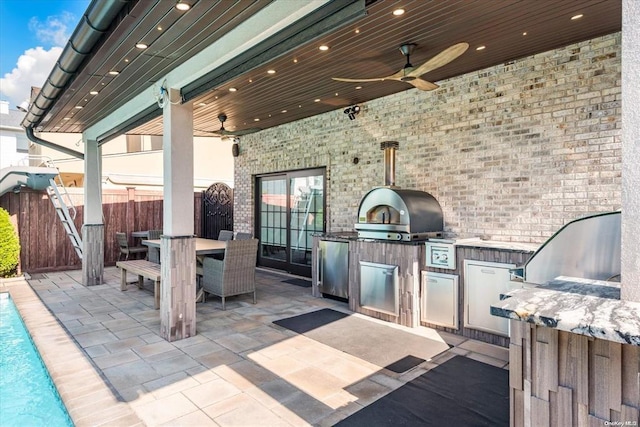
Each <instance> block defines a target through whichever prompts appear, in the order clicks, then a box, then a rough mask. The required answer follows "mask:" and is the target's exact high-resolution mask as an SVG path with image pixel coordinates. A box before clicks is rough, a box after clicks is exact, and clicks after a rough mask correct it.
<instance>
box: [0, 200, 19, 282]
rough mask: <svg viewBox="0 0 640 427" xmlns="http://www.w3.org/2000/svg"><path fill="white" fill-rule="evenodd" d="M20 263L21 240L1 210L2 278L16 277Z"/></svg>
mask: <svg viewBox="0 0 640 427" xmlns="http://www.w3.org/2000/svg"><path fill="white" fill-rule="evenodd" d="M19 262H20V240H19V239H18V235H17V234H16V231H15V230H14V228H13V224H11V220H10V219H9V212H7V211H6V210H4V209H2V208H0V277H12V276H15V275H16V273H17V271H18V263H19Z"/></svg>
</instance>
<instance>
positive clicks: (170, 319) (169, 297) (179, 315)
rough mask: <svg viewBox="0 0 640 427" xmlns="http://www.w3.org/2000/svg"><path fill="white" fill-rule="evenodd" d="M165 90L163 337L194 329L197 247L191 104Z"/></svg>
mask: <svg viewBox="0 0 640 427" xmlns="http://www.w3.org/2000/svg"><path fill="white" fill-rule="evenodd" d="M178 99H180V91H179V90H178V89H169V90H168V99H167V100H166V101H167V102H165V104H164V108H163V128H164V135H163V139H162V155H163V173H164V175H163V183H164V190H163V195H164V204H163V224H162V231H163V235H162V237H161V240H162V242H161V244H160V262H161V264H162V268H161V278H160V289H161V291H160V334H161V335H162V337H163V338H164V339H166V340H167V341H176V340H180V339H183V338H188V337H191V336H193V335H194V334H195V333H196V315H195V313H196V291H195V285H196V266H195V263H196V251H195V242H194V240H193V232H194V230H193V216H194V206H193V191H194V190H193V106H192V104H190V103H187V104H180V103H178V102H169V100H178Z"/></svg>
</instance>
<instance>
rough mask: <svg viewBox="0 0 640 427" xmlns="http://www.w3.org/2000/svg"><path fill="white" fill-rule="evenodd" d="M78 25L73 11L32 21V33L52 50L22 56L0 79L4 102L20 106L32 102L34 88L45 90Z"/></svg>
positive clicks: (0, 90) (30, 52) (1, 95)
mask: <svg viewBox="0 0 640 427" xmlns="http://www.w3.org/2000/svg"><path fill="white" fill-rule="evenodd" d="M0 1H1V0H0ZM75 23H76V19H75V17H74V15H73V14H72V13H69V12H62V13H61V14H60V15H55V16H49V17H47V19H46V21H44V22H42V21H40V20H38V19H37V18H31V20H30V21H29V31H31V32H33V33H34V34H35V35H36V38H37V39H38V41H39V42H40V43H42V44H43V45H44V46H52V47H50V48H49V49H46V48H45V47H42V46H38V47H35V48H31V49H28V50H26V51H25V52H24V53H23V54H22V55H20V58H18V63H17V64H16V67H15V68H14V69H13V70H12V71H11V72H10V73H6V74H5V75H4V76H3V77H2V78H1V79H0V98H1V99H8V100H9V103H10V104H12V105H13V106H17V105H20V104H21V103H22V102H23V101H25V100H28V99H29V97H30V95H31V86H36V87H42V85H43V84H44V82H45V80H46V79H47V77H48V76H49V73H50V72H51V70H52V69H53V66H54V65H55V63H56V60H57V59H58V57H59V56H60V54H61V53H62V47H63V46H65V45H66V44H67V41H68V40H69V37H70V36H71V30H73V28H74V25H75Z"/></svg>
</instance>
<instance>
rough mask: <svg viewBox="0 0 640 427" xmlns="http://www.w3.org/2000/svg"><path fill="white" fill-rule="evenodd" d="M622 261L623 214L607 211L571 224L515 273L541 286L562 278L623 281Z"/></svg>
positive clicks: (541, 247)
mask: <svg viewBox="0 0 640 427" xmlns="http://www.w3.org/2000/svg"><path fill="white" fill-rule="evenodd" d="M620 260H621V212H620V211H616V212H606V213H600V214H594V215H588V216H585V217H582V218H578V219H575V220H573V221H571V222H569V223H567V224H566V225H565V226H563V227H562V228H560V230H558V231H557V232H556V233H555V234H554V235H553V236H551V237H550V238H549V240H547V241H546V242H545V243H544V244H543V245H542V246H540V248H539V249H538V250H537V251H536V252H535V253H534V254H533V255H531V258H529V260H528V261H527V262H526V263H525V265H524V266H522V267H519V268H516V269H513V270H511V274H512V276H513V278H514V279H515V280H522V281H524V282H527V283H531V284H537V285H540V284H544V283H546V282H548V281H549V280H553V279H555V278H556V277H558V276H570V277H578V278H582V279H591V280H605V281H619V280H620V270H621V262H620Z"/></svg>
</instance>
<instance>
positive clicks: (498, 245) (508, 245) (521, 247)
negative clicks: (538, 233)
mask: <svg viewBox="0 0 640 427" xmlns="http://www.w3.org/2000/svg"><path fill="white" fill-rule="evenodd" d="M454 245H456V246H467V247H472V248H492V249H502V250H508V251H520V252H535V251H536V250H538V247H539V246H540V245H537V244H534V243H522V242H500V241H497V240H482V239H480V238H478V237H473V238H469V239H458V240H454Z"/></svg>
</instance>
